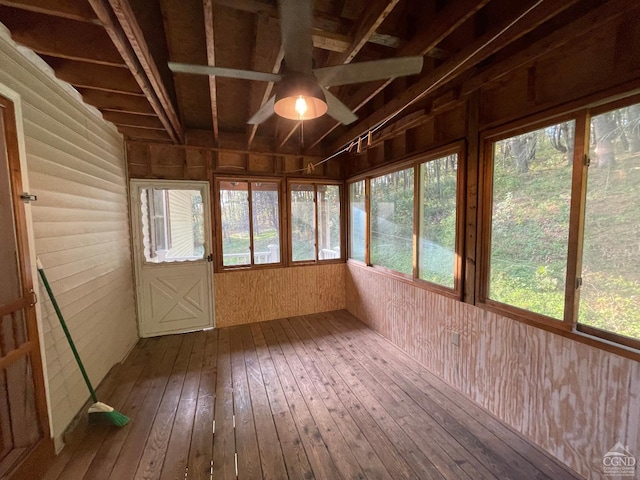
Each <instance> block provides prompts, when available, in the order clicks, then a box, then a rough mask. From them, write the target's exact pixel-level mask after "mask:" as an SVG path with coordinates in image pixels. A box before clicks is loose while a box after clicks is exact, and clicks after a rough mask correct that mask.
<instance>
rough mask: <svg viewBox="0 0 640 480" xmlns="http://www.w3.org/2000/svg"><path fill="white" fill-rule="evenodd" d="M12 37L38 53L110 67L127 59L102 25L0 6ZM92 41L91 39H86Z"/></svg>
mask: <svg viewBox="0 0 640 480" xmlns="http://www.w3.org/2000/svg"><path fill="white" fill-rule="evenodd" d="M0 19H1V20H2V23H4V24H5V26H6V27H7V28H8V29H9V30H10V31H11V36H12V38H13V39H14V40H15V41H16V42H18V43H21V44H22V45H25V46H26V47H29V48H30V49H32V50H34V51H35V52H37V53H40V54H43V55H49V56H52V57H59V58H67V59H70V60H79V61H83V62H91V63H97V64H102V65H110V66H116V67H117V66H124V61H123V60H122V57H121V56H120V54H119V53H118V50H116V48H115V47H114V46H113V44H112V43H111V40H110V39H109V36H108V35H107V34H106V33H105V31H104V29H103V28H102V27H100V26H99V25H95V24H93V23H87V22H77V21H75V20H69V19H67V18H62V17H52V16H50V15H46V14H44V13H36V12H31V11H27V10H20V9H13V8H10V7H4V6H0ZM88 38H90V39H91V41H90V42H88V41H87V39H88Z"/></svg>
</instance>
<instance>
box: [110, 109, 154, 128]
mask: <svg viewBox="0 0 640 480" xmlns="http://www.w3.org/2000/svg"><path fill="white" fill-rule="evenodd" d="M102 116H103V117H104V119H105V120H107V121H108V122H112V123H114V124H116V125H118V126H123V127H134V128H149V129H152V130H164V126H163V125H162V122H161V121H160V120H158V117H154V116H150V115H137V114H134V113H125V112H112V111H108V110H107V111H104V112H102Z"/></svg>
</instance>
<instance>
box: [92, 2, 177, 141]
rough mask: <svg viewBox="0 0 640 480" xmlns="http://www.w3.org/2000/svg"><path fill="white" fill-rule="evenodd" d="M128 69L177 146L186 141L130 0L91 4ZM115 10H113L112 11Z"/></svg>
mask: <svg viewBox="0 0 640 480" xmlns="http://www.w3.org/2000/svg"><path fill="white" fill-rule="evenodd" d="M89 3H90V4H91V6H92V7H93V9H94V11H95V12H96V15H97V16H98V18H99V19H100V21H101V22H102V24H103V25H104V27H105V29H106V30H107V33H108V34H109V36H110V37H111V40H112V42H113V44H114V45H115V46H116V48H117V49H118V51H119V52H120V55H121V56H122V58H123V59H124V60H125V62H126V64H127V67H128V68H129V70H130V71H131V73H133V76H134V77H135V79H136V81H137V82H138V84H139V85H140V88H141V89H142V92H143V93H144V94H145V96H146V97H147V100H148V101H149V103H150V104H151V107H152V108H153V110H154V111H155V112H156V114H157V115H158V118H159V119H160V121H161V122H162V124H163V125H164V127H165V129H166V131H167V133H168V135H169V137H170V138H171V139H172V140H173V141H174V142H180V143H181V142H182V141H183V132H182V126H181V125H180V121H179V119H178V115H177V113H176V111H175V109H174V108H173V105H172V103H171V100H170V98H169V95H168V93H167V90H166V87H165V86H164V83H163V82H162V79H161V77H160V74H159V72H158V68H157V66H156V64H155V61H154V60H153V57H152V56H151V53H150V52H149V49H148V47H147V45H146V42H145V39H144V36H143V35H142V31H141V30H140V27H139V25H138V22H137V20H136V18H135V15H134V14H133V11H132V10H131V7H130V5H129V3H128V1H127V0H110V1H109V2H108V1H107V0H89ZM112 9H113V10H112Z"/></svg>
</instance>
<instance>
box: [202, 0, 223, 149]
mask: <svg viewBox="0 0 640 480" xmlns="http://www.w3.org/2000/svg"><path fill="white" fill-rule="evenodd" d="M202 6H203V8H204V34H205V39H206V44H207V65H210V66H212V67H214V66H215V65H216V49H215V32H214V28H213V16H214V14H213V8H214V7H213V2H212V0H204V1H203V5H202ZM209 96H210V98H211V120H212V124H213V139H214V141H215V143H216V145H217V144H218V139H219V136H220V128H219V122H218V90H217V88H216V77H214V76H213V75H212V76H210V77H209Z"/></svg>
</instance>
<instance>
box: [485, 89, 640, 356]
mask: <svg viewBox="0 0 640 480" xmlns="http://www.w3.org/2000/svg"><path fill="white" fill-rule="evenodd" d="M636 103H640V94H638V93H637V90H635V91H631V92H626V93H624V92H617V91H616V92H615V97H614V98H611V99H610V101H606V99H604V98H603V97H602V95H600V96H597V97H589V102H587V101H584V103H583V107H582V108H581V109H579V108H577V107H576V105H577V104H578V103H577V102H573V103H572V104H571V106H572V108H571V109H570V111H567V110H565V111H564V113H562V114H558V115H555V116H550V115H546V116H545V114H544V113H539V114H536V115H533V116H531V117H528V118H524V119H520V120H517V121H514V122H511V123H508V124H505V125H503V126H499V127H493V128H492V129H491V130H486V131H485V132H482V133H481V135H480V156H479V162H478V163H479V179H478V186H479V192H478V211H479V217H478V227H477V238H478V239H479V243H478V252H479V258H478V268H476V278H475V284H476V288H475V295H476V302H475V304H476V306H478V307H479V308H482V309H483V310H486V311H489V312H492V313H496V314H499V315H502V316H505V317H508V318H512V319H514V320H517V321H520V322H522V323H525V324H527V325H531V326H534V327H537V328H542V329H543V330H546V331H549V332H552V333H556V334H559V335H562V336H564V337H567V338H570V339H571V340H574V341H578V342H580V343H584V344H587V345H590V346H593V347H596V348H599V349H602V350H605V351H608V352H611V353H615V354H617V355H621V356H623V357H626V358H630V359H632V360H636V361H640V339H635V338H631V337H626V336H623V335H618V334H616V333H613V332H610V331H607V330H603V329H600V328H596V327H592V326H589V325H584V324H581V323H579V317H578V309H579V302H580V290H579V289H576V288H575V286H576V281H577V277H578V276H579V274H580V272H581V267H582V258H583V241H584V222H585V215H586V194H587V191H586V190H587V188H586V187H587V179H588V169H587V168H586V167H585V166H584V158H585V156H586V155H588V154H589V142H590V128H591V127H590V124H591V118H592V117H593V116H596V115H600V114H602V113H606V112H610V111H613V110H617V109H619V108H624V107H626V106H630V105H633V104H636ZM554 111H556V112H557V111H559V110H558V109H555V110H554ZM567 120H574V121H575V138H574V158H573V167H572V179H571V183H572V185H571V207H570V220H569V242H568V249H567V273H566V284H565V307H564V319H563V320H557V319H553V318H550V317H547V316H544V315H539V314H536V313H534V312H530V311H527V310H523V309H519V308H517V307H513V306H510V305H506V304H503V303H500V302H496V301H493V300H491V299H488V298H487V296H486V292H487V289H488V286H489V282H488V273H489V264H488V263H489V262H488V259H489V254H490V252H489V248H490V223H491V204H492V178H493V169H492V167H493V163H492V156H493V151H492V150H493V149H492V146H493V144H494V143H495V142H497V141H500V140H503V139H505V138H509V137H511V136H514V135H518V134H520V133H526V132H530V131H533V130H536V129H539V128H544V127H545V126H549V125H553V124H557V123H561V122H564V121H567Z"/></svg>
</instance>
